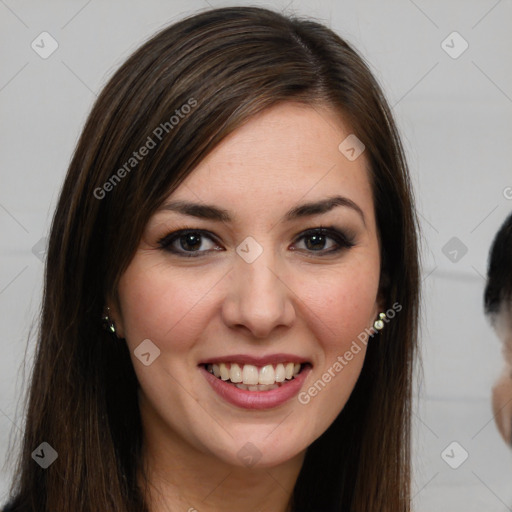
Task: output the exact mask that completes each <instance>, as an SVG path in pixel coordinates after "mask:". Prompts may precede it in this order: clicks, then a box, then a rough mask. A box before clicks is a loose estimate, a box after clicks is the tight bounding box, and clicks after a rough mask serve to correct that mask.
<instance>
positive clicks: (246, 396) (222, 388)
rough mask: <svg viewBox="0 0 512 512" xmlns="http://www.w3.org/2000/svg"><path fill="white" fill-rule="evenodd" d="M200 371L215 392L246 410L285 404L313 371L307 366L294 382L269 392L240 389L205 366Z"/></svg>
mask: <svg viewBox="0 0 512 512" xmlns="http://www.w3.org/2000/svg"><path fill="white" fill-rule="evenodd" d="M288 357H289V356H288ZM224 361H225V359H224ZM247 364H251V363H247ZM199 370H200V371H201V373H202V374H203V375H204V377H205V379H206V380H207V381H208V383H209V384H210V386H211V387H212V388H213V390H214V391H215V392H216V393H217V394H218V395H219V396H220V397H221V398H223V399H224V400H226V401H227V402H229V403H231V404H233V405H236V406H238V407H242V408H244V409H270V408H272V407H277V406H278V405H281V404H284V403H285V402H287V401H288V400H290V399H291V398H293V397H294V396H295V395H297V394H298V393H299V391H300V389H301V388H302V386H303V384H304V381H305V379H306V377H307V376H308V375H309V372H310V371H311V365H310V364H306V365H305V366H304V367H303V368H302V370H301V372H300V373H299V374H298V375H296V376H295V377H294V378H293V379H292V380H289V381H286V382H283V383H282V384H281V385H280V386H279V387H278V388H277V389H271V390H269V391H249V390H245V389H239V388H237V387H236V386H234V385H233V384H230V383H228V382H227V381H223V380H222V379H219V378H218V377H215V375H212V374H211V373H210V372H209V371H208V370H206V367H205V366H201V365H200V366H199Z"/></svg>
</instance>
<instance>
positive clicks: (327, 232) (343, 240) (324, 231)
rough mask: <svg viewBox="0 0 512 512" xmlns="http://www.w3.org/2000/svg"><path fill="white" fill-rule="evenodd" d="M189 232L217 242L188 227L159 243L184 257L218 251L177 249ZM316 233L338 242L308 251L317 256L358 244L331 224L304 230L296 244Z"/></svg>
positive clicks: (203, 233) (169, 235) (200, 231)
mask: <svg viewBox="0 0 512 512" xmlns="http://www.w3.org/2000/svg"><path fill="white" fill-rule="evenodd" d="M188 234H198V235H201V236H204V237H206V238H209V239H210V240H211V241H212V242H214V243H217V242H216V240H215V238H214V237H213V236H211V235H210V234H208V232H207V231H204V230H202V229H194V228H189V227H186V228H183V229H179V230H177V231H174V232H172V233H169V234H168V235H165V236H164V237H162V238H160V239H159V240H158V245H159V247H160V248H161V249H162V250H164V251H166V252H170V253H172V254H175V255H177V256H179V257H184V258H200V257H202V256H203V254H204V253H208V252H212V251H216V250H215V249H213V250H212V249H210V250H206V251H193V252H190V251H189V252H182V251H179V250H176V249H175V248H173V247H172V244H173V243H174V242H175V241H176V240H179V239H180V238H181V237H183V236H186V235H188ZM315 235H316V236H318V235H320V236H327V237H328V238H332V239H333V240H334V241H336V243H337V244H338V247H337V248H335V249H329V250H327V251H325V250H322V251H312V250H309V251H308V252H310V253H312V254H313V255H315V256H318V255H320V256H323V255H331V254H335V253H338V252H340V251H342V250H347V249H350V248H352V247H354V245H356V244H355V242H354V238H353V237H352V236H349V235H347V234H345V233H343V232H341V231H339V230H338V229H336V228H335V227H333V226H329V227H323V226H320V227H318V228H312V229H308V230H306V231H304V232H303V233H301V234H300V236H299V237H297V238H296V240H295V242H294V244H295V243H297V242H298V241H300V240H302V239H303V238H307V237H310V236H315ZM306 251H307V249H306Z"/></svg>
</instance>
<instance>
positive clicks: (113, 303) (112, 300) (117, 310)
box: [105, 293, 125, 339]
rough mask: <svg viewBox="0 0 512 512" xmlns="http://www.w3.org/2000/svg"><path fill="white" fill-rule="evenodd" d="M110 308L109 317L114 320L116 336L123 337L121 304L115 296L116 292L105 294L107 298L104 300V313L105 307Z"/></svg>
mask: <svg viewBox="0 0 512 512" xmlns="http://www.w3.org/2000/svg"><path fill="white" fill-rule="evenodd" d="M107 306H108V308H109V309H110V315H109V316H110V319H111V320H112V321H113V322H114V325H115V327H116V336H117V337H118V338H123V339H124V338H125V334H124V322H123V315H122V311H121V306H120V303H119V299H118V297H117V294H116V293H114V294H107V298H106V300H105V313H106V307H107Z"/></svg>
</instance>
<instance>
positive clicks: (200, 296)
mask: <svg viewBox="0 0 512 512" xmlns="http://www.w3.org/2000/svg"><path fill="white" fill-rule="evenodd" d="M215 283H216V279H214V278H213V277H212V276H209V277H208V276H206V275H205V276H196V278H194V279H192V280H191V279H190V274H188V273H185V274H181V275H180V274H178V273H177V272H169V269H164V268H162V267H160V266H153V267H151V268H149V269H144V268H141V266H140V265H139V264H137V262H134V264H132V265H131V266H130V267H129V268H128V269H127V271H126V273H125V274H124V275H123V277H122V279H121V281H120V283H119V296H120V305H121V311H122V322H123V327H124V334H125V338H126V340H127V342H128V344H129V345H130V346H131V347H134V346H136V345H137V344H138V343H140V342H141V341H142V340H144V339H147V338H148V339H150V340H151V341H153V342H154V343H155V344H156V345H157V346H158V347H160V348H161V349H164V348H171V347H170V345H172V350H173V351H180V350H186V349H189V348H190V347H189V343H190V342H191V340H193V339H196V338H197V335H198V332H200V330H201V328H202V325H201V323H200V320H199V319H202V321H203V322H204V319H205V317H206V315H207V312H206V311H205V309H204V308H205V304H206V302H207V301H205V297H207V295H208V293H209V292H211V290H212V288H213V287H214V286H215Z"/></svg>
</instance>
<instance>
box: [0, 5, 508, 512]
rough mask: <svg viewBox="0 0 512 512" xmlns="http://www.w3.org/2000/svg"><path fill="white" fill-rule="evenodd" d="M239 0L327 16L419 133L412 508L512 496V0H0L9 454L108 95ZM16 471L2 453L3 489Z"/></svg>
mask: <svg viewBox="0 0 512 512" xmlns="http://www.w3.org/2000/svg"><path fill="white" fill-rule="evenodd" d="M236 4H243V5H246V4H253V5H262V6H268V7H274V8H276V9H279V10H285V11H286V12H294V13H298V14H304V15H307V16H311V17H316V18H317V19H319V20H320V21H322V22H324V23H326V24H327V25H329V26H330V27H331V28H332V29H334V30H335V31H336V32H338V33H339V34H340V35H341V36H342V37H344V38H346V39H347V40H348V41H349V42H351V43H353V44H354V46H355V47H356V48H357V49H358V50H359V51H360V52H361V53H362V54H363V56H364V57H365V58H366V59H367V61H368V63H369V64H370V66H371V69H372V70H373V72H374V73H375V75H376V76H377V78H378V79H379V81H380V82H381V84H382V86H383V88H384V90H385V92H386V94H387V97H388V99H389V102H390V104H391V105H392V106H393V110H394V114H395V116H396V119H397V121H398V123H399V126H400V129H401V133H402V136H403V139H404V144H405V146H406V150H407V154H408V158H409V163H410V167H411V172H412V174H413V179H414V182H415V187H416V194H417V199H418V208H419V211H420V217H421V221H422V229H423V239H424V240H423V284H424V310H423V322H422V326H421V328H422V336H421V338H422V346H423V364H424V374H423V377H422V378H421V379H419V385H418V389H417V400H416V406H415V429H414V436H415V439H414V457H415V480H414V506H415V510H416V511H417V512H433V511H436V512H437V511H439V510H442V511H445V512H462V511H464V512H472V511H475V512H476V511H478V512H480V511H485V512H498V511H505V510H510V508H509V507H512V485H510V483H511V481H512V451H510V450H509V449H508V448H507V447H506V446H505V444H504V443H503V442H502V441H501V439H500V437H499V435H498V432H497V430H496V427H495V426H494V421H493V415H492V411H491V405H490V389H491V386H492V383H493V380H494V379H495V378H496V376H497V374H498V373H499V371H500V366H501V354H500V345H499V342H498V340H497V339H496V338H495V337H494V334H493V332H492V330H491V328H490V327H489V325H488V324H487V322H486V320H485V318H484V317H483V314H482V293H483V288H484V276H485V273H486V261H487V253H488V249H489V246H490V243H491V241H492V238H493V236H494V234H495V232H496V231H497V229H498V227H499V226H500V224H501V223H502V222H503V220H504V219H505V217H506V216H507V213H508V212H510V210H511V209H512V164H511V161H512V123H511V120H512V119H511V118H512V59H511V53H512V32H511V31H510V25H511V21H512V2H511V1H510V0H508V1H507V0H498V1H496V0H481V1H475V0H472V1H463V0H451V1H441V0H432V1H428V2H427V1H426V0H415V1H413V0H394V1H388V2H385V3H384V2H380V1H378V0H366V1H359V2H356V1H334V0H324V1H316V2H307V1H305V0H295V1H293V0H292V1H289V2H284V1H283V2H281V1H275V2H259V1H257V2H251V3H249V2H244V1H239V2H224V1H220V0H219V1H216V0H189V1H167V2H165V1H163V0H150V1H145V2H134V1H126V0H125V1H123V2H121V1H113V0H108V1H102V2H100V1H98V0H89V1H80V2H78V1H69V0H68V1H66V2H64V1H60V2H59V1H46V2H37V1H35V0H19V1H15V0H0V43H1V44H0V55H1V59H2V66H1V69H0V109H1V119H2V123H1V125H0V145H1V151H0V180H1V187H0V226H1V233H2V237H1V238H0V250H1V265H0V312H1V320H0V322H1V323H0V329H1V333H2V336H1V338H0V348H1V357H0V461H2V462H3V460H4V459H5V455H6V453H7V446H8V440H9V434H10V433H11V432H12V434H15V433H16V432H19V431H21V428H22V417H21V415H20V414H21V410H20V409H19V406H18V401H19V397H20V393H21V391H22V389H23V385H24V382H26V379H27V378H28V375H29V370H30V365H31V362H32V354H33V348H34V339H35V338H34V332H32V334H31V336H30V342H29V343H28V346H27V338H28V336H29V333H30V327H31V324H32V322H33V320H34V318H35V315H36V314H37V311H38V308H39V302H40V299H41V290H42V274H43V260H44V247H45V237H46V236H47V234H48V229H49V223H50V220H51V215H52V212H53V210H54V208H55V204H56V200H57V196H58V192H59V189H60V185H61V183H62V180H63V178H64V175H65V172H66V168H67V165H68V163H69V161H70V158H71V154H72V151H73V148H74V146H75V144H76V141H77V138H78V135H79V133H80V130H81V128H82V126H83V123H84V121H85V118H86V115H87V113H88V112H89V110H90V108H91V106H92V103H93V101H94V100H95V98H96V95H97V94H98V92H99V90H100V89H101V87H102V85H103V84H104V83H105V81H106V79H107V78H108V77H109V76H111V74H112V73H113V72H114V71H115V70H116V69H117V67H118V66H119V65H120V64H121V63H122V62H123V61H124V60H125V58H126V57H128V55H129V54H130V53H131V52H132V51H133V50H135V48H137V47H138V46H139V45H140V44H141V43H142V42H143V41H144V40H145V39H146V38H148V37H149V36H150V35H152V34H153V33H154V32H155V31H156V30H158V29H159V28H161V27H163V26H164V25H167V24H170V23H172V22H173V21H175V20H177V19H179V18H182V17H183V16H185V15H187V14H190V13H192V12H196V11H198V10H201V9H206V8H208V7H210V6H211V7H221V6H226V5H236ZM42 32H47V33H48V35H47V34H43V35H41V33H42ZM454 32H456V33H455V34H454ZM56 45H58V47H57V48H56V49H55V51H54V52H53V53H51V54H50V52H52V50H53V49H54V47H55V46H56ZM24 360H25V361H26V365H27V366H26V373H24V369H23V366H22V365H23V361H24ZM453 442H455V443H457V444H452V443H453ZM466 454H467V459H466V460H464V459H465V457H466ZM448 463H449V464H448ZM452 466H453V467H452ZM9 476H10V466H9V464H7V463H6V464H5V466H4V468H3V471H2V472H1V473H0V502H2V503H3V502H4V497H5V496H6V492H7V484H8V481H9Z"/></svg>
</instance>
